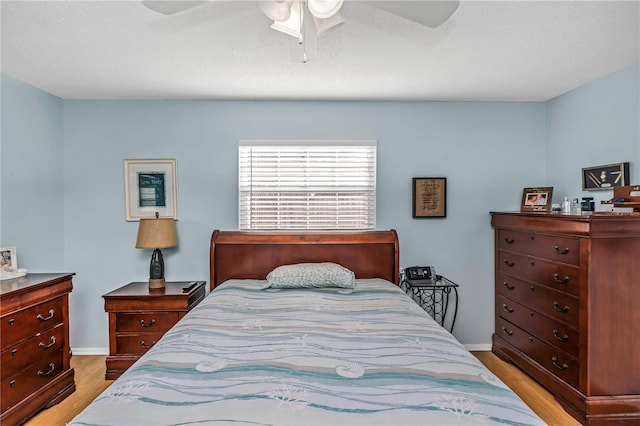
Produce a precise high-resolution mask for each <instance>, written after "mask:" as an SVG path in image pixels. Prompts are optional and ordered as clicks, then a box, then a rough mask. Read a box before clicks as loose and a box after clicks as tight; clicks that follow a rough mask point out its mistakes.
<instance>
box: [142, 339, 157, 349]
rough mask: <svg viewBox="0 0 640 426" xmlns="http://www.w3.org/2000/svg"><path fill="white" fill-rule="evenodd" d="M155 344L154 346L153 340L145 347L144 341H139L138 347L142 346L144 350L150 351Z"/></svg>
mask: <svg viewBox="0 0 640 426" xmlns="http://www.w3.org/2000/svg"><path fill="white" fill-rule="evenodd" d="M155 344H156V341H155V340H154V341H152V342H151V344H150V345H145V344H144V340H141V341H140V346H142V347H143V348H144V349H151V347H152V346H153V345H155Z"/></svg>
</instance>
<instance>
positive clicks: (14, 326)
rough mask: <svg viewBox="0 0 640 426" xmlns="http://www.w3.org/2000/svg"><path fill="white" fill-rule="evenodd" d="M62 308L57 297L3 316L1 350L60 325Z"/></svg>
mask: <svg viewBox="0 0 640 426" xmlns="http://www.w3.org/2000/svg"><path fill="white" fill-rule="evenodd" d="M62 306H63V303H62V298H60V297H59V298H57V299H54V300H49V301H47V302H44V303H40V304H39V305H35V306H33V307H31V308H28V309H23V310H21V311H17V312H14V313H11V314H9V315H5V316H3V317H2V325H1V328H0V335H2V342H3V346H2V349H5V348H6V347H7V346H10V345H11V344H14V343H16V342H19V341H21V340H24V339H28V338H29V337H31V336H33V335H35V334H36V333H38V332H41V331H44V330H48V329H49V328H52V327H54V326H55V325H57V324H61V323H62V322H63V317H62ZM4 345H7V346H4Z"/></svg>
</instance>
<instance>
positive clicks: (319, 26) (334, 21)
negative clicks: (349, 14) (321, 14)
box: [313, 13, 345, 37]
mask: <svg viewBox="0 0 640 426" xmlns="http://www.w3.org/2000/svg"><path fill="white" fill-rule="evenodd" d="M313 22H314V23H315V24H316V34H317V35H318V37H319V36H321V35H323V34H324V33H326V32H327V31H329V30H330V29H331V28H335V27H337V26H338V25H340V24H344V22H345V21H344V18H343V17H342V15H340V14H339V13H336V14H335V15H333V16H331V17H329V18H326V19H320V18H316V17H315V16H314V17H313Z"/></svg>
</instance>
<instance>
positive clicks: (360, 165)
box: [239, 140, 376, 230]
mask: <svg viewBox="0 0 640 426" xmlns="http://www.w3.org/2000/svg"><path fill="white" fill-rule="evenodd" d="M239 160H240V167H239V183H240V196H239V222H240V229H241V230H277V229H282V230H299V229H316V230H331V229H374V227H375V206H376V141H370V140H368V141H302V142H301V141H240V145H239Z"/></svg>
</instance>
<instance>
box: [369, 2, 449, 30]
mask: <svg viewBox="0 0 640 426" xmlns="http://www.w3.org/2000/svg"><path fill="white" fill-rule="evenodd" d="M367 3H368V4H369V5H371V6H374V7H377V8H379V9H383V10H386V11H387V12H390V13H393V14H394V15H398V16H401V17H403V18H405V19H408V20H410V21H413V22H417V23H418V24H421V25H426V26H427V27H429V28H436V27H439V26H440V25H442V24H443V23H444V22H445V21H446V20H447V19H449V18H450V17H451V15H453V14H454V12H455V11H456V10H457V9H458V6H460V1H459V0H429V1H415V0H413V1H412V0H396V1H368V2H367Z"/></svg>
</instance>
